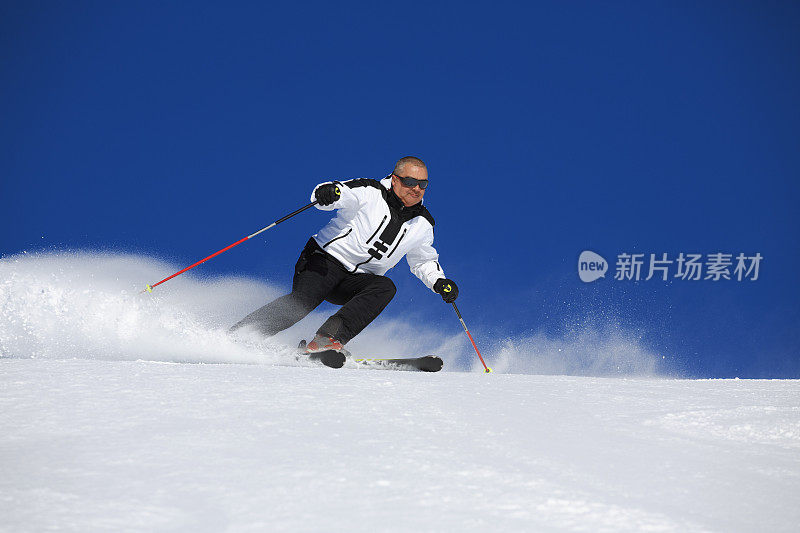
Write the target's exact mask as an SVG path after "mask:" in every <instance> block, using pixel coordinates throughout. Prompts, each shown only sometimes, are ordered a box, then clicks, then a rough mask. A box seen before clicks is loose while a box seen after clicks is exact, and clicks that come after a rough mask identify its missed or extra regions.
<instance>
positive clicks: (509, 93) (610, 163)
mask: <svg viewBox="0 0 800 533" xmlns="http://www.w3.org/2000/svg"><path fill="white" fill-rule="evenodd" d="M517 4H518V3H505V2H490V3H485V4H469V3H467V4H465V3H460V2H459V3H457V2H447V3H442V4H436V5H430V4H427V3H420V4H415V3H402V4H397V3H390V4H385V3H375V2H364V3H343V4H340V5H337V6H334V5H332V4H330V3H315V2H303V3H283V4H278V3H266V2H253V3H233V4H232V5H231V3H224V4H223V3H217V4H212V3H204V2H196V3H190V4H189V3H178V2H175V3H164V2H158V3H157V2H142V3H123V2H30V1H17V2H3V3H2V5H0V80H2V83H0V96H1V97H0V117H2V119H1V120H0V146H1V147H2V148H0V180H2V181H0V196H1V197H2V209H0V224H2V230H0V253H1V254H4V255H7V254H12V253H16V252H19V251H21V250H41V249H51V248H56V249H60V248H64V247H72V248H76V247H78V248H88V249H114V250H126V251H137V252H143V253H147V254H152V255H156V256H159V257H165V258H169V259H171V260H174V261H175V262H176V264H189V263H191V262H193V261H195V260H197V259H199V258H201V257H203V256H205V255H207V254H208V253H210V252H213V251H215V250H217V249H219V248H221V247H223V246H225V245H227V244H229V243H230V242H233V241H234V240H236V239H238V238H240V237H242V236H243V235H246V234H248V233H250V232H252V231H254V230H256V229H259V228H261V227H262V226H264V225H266V224H268V223H269V222H271V221H272V220H274V219H276V218H278V217H279V216H281V215H283V214H285V213H287V212H289V211H292V210H294V209H295V208H296V207H298V206H300V205H302V204H304V203H305V202H306V201H307V197H308V195H309V192H310V189H311V187H313V185H315V184H316V183H318V182H320V181H324V180H326V179H328V178H334V177H335V178H344V177H378V178H380V177H383V176H385V175H386V174H387V173H388V172H389V171H390V169H391V167H392V164H393V162H394V161H395V160H396V159H397V158H399V157H401V156H403V155H409V154H413V155H418V156H419V157H421V158H423V159H424V160H425V161H426V162H427V163H428V164H429V168H430V176H431V186H430V189H429V191H428V194H427V196H426V205H428V207H429V209H430V210H431V212H432V213H433V215H434V217H435V218H436V220H437V225H436V243H435V244H436V246H437V248H438V250H439V252H440V254H441V262H442V265H443V266H444V268H445V270H446V272H447V273H448V275H449V276H450V277H452V278H453V279H454V280H456V281H457V282H458V283H459V286H460V288H461V298H460V299H459V303H460V307H461V308H462V311H463V312H464V314H465V315H467V318H468V321H469V322H471V323H473V324H475V327H476V329H479V330H480V331H481V332H482V333H483V334H484V335H487V336H492V337H496V336H499V335H519V334H525V333H528V332H535V331H545V332H548V333H551V334H553V335H557V334H559V332H561V331H563V330H564V329H565V328H568V327H571V325H575V324H579V323H582V322H587V321H590V320H594V321H599V322H614V323H620V324H622V325H624V326H625V327H630V328H633V329H636V330H639V331H642V332H643V334H644V340H645V342H646V343H647V345H648V346H650V347H652V349H654V350H657V351H658V353H665V354H669V356H670V364H671V365H672V366H673V368H674V369H676V370H680V371H682V372H684V373H686V374H687V375H695V376H719V377H726V376H742V377H764V376H769V377H789V376H791V377H800V306H799V305H798V302H800V284H798V276H797V266H798V264H800V252H799V250H800V247H799V246H798V236H800V235H798V234H799V233H800V216H799V215H798V209H797V204H798V200H800V185H799V184H798V178H800V141H798V139H800V105H798V104H799V103H800V101H799V99H798V95H800V32H798V31H797V28H798V27H800V4H797V3H792V2H686V3H661V2H658V3H656V2H644V3H642V2H618V3H612V4H611V5H608V3H603V4H601V3H597V2H548V3H528V4H526V5H525V6H524V7H520V6H519V5H517ZM325 220H326V215H325V214H323V213H319V212H313V213H306V214H304V215H302V216H301V217H298V219H297V220H294V221H292V222H290V223H287V224H285V225H282V226H280V227H279V228H278V229H276V230H274V231H272V232H271V233H270V234H269V235H266V234H265V235H264V237H263V239H261V240H259V241H257V242H251V243H247V244H246V245H245V246H243V247H241V248H238V249H236V250H235V251H231V252H229V253H228V254H226V255H224V256H221V257H219V258H218V259H215V260H214V261H213V262H212V263H209V264H207V265H204V266H203V267H201V268H202V269H203V271H202V274H214V275H218V274H232V273H236V274H244V275H248V276H257V277H261V278H264V279H267V280H268V281H270V282H272V283H277V284H283V285H285V286H288V284H289V282H290V275H291V270H292V266H293V265H294V262H295V260H296V256H297V254H298V253H299V251H300V249H301V247H302V245H303V243H304V242H305V240H306V239H307V238H308V236H309V235H310V234H311V233H313V232H315V231H316V230H317V229H318V228H319V227H321V225H322V224H323V223H324V222H325ZM584 249H590V250H594V251H596V252H598V253H600V254H601V255H603V256H604V257H605V258H606V259H608V260H610V261H612V263H613V262H614V261H615V260H616V256H617V254H619V253H623V252H628V253H631V252H633V253H645V254H649V253H657V254H661V253H664V252H666V253H669V254H670V255H671V256H675V255H677V254H678V253H680V252H685V253H688V252H698V253H703V254H708V253H714V252H728V253H734V254H738V253H739V252H744V253H746V254H748V255H751V254H755V253H756V252H759V253H761V254H762V255H763V256H764V261H763V263H762V265H761V272H760V278H759V280H758V281H756V282H720V283H713V282H711V281H701V282H695V283H691V282H685V281H673V282H671V283H665V282H663V281H660V280H655V279H654V280H650V281H647V282H644V281H641V282H638V283H634V282H622V281H615V280H613V279H611V278H612V277H613V272H612V273H611V275H609V276H607V278H606V279H601V280H598V281H596V282H594V283H591V284H584V283H582V282H581V281H580V280H579V279H578V276H577V271H576V270H577V269H576V263H577V257H578V254H579V253H580V252H581V251H582V250H584ZM612 268H613V265H612ZM166 274H168V273H165V275H166ZM391 277H392V278H393V279H394V280H395V282H396V283H397V285H398V287H399V289H400V291H399V293H398V296H397V297H396V299H395V301H394V302H393V303H392V304H391V305H390V307H389V308H387V311H386V312H387V313H388V314H390V315H396V316H400V315H404V316H407V317H412V318H413V319H417V320H425V321H427V322H429V323H434V324H440V325H441V327H442V328H443V330H446V331H448V332H451V331H457V328H458V327H459V326H458V323H457V322H456V321H455V319H454V318H453V316H452V313H451V312H450V311H448V310H447V308H446V306H444V305H443V304H442V302H441V300H439V299H438V297H437V296H435V295H432V294H430V293H429V292H427V289H425V288H424V287H423V286H422V285H421V284H420V283H419V282H418V281H417V280H416V278H413V277H412V276H411V274H410V273H409V272H408V269H407V268H406V266H405V263H404V262H403V263H401V264H400V265H398V267H396V268H395V269H394V271H392V272H391ZM142 281H143V282H152V281H153V280H142Z"/></svg>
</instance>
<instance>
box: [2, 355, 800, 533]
mask: <svg viewBox="0 0 800 533" xmlns="http://www.w3.org/2000/svg"><path fill="white" fill-rule="evenodd" d="M0 391H2V392H1V393H0V427H1V428H2V434H0V465H1V467H2V472H3V474H2V476H0V517H2V518H0V527H2V528H4V529H5V530H6V531H42V530H46V529H50V528H60V529H64V530H69V531H96V530H116V531H123V530H139V531H167V530H177V529H179V530H186V531H224V530H229V531H380V530H386V531H560V530H563V531H797V527H798V524H800V510H798V509H799V508H798V505H797V502H798V496H800V401H799V400H798V398H800V382H798V381H745V380H741V381H739V380H725V381H722V380H720V381H689V380H659V379H620V378H587V377H566V376H528V375H501V374H491V375H483V374H478V373H456V372H451V373H446V372H443V373H438V374H427V373H415V372H393V371H362V370H355V369H342V370H331V369H327V368H298V367H281V366H267V365H233V364H176V363H154V362H141V361H119V362H115V361H91V360H80V359H75V360H41V359H4V360H0Z"/></svg>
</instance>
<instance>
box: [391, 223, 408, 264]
mask: <svg viewBox="0 0 800 533" xmlns="http://www.w3.org/2000/svg"><path fill="white" fill-rule="evenodd" d="M407 231H408V228H406V229H404V230H403V234H402V235H400V238H399V239H397V244H395V245H394V248H392V251H391V252H389V255H387V256H386V258H387V259H388V258H390V257H392V254H393V253H394V251H395V250H397V247H398V246H400V241H402V240H403V237H405V236H406V232H407Z"/></svg>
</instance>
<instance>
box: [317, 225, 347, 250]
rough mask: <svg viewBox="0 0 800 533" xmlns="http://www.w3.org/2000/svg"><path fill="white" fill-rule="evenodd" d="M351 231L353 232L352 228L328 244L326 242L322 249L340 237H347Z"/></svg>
mask: <svg viewBox="0 0 800 533" xmlns="http://www.w3.org/2000/svg"><path fill="white" fill-rule="evenodd" d="M351 231H353V228H350V229H349V230H347V231H346V232H344V234H342V235H339V236H338V237H334V238H333V239H331V240H329V241H328V242H326V243H325V244H323V245H322V247H323V248H325V247H326V246H328V245H329V244H330V243H332V242H333V241H338V240H339V239H341V238H342V237H347V236H348V235H350V232H351Z"/></svg>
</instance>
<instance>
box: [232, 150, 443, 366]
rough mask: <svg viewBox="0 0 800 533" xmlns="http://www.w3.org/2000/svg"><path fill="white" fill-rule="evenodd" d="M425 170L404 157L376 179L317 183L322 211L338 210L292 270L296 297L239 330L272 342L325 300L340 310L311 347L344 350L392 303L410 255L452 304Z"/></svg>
mask: <svg viewBox="0 0 800 533" xmlns="http://www.w3.org/2000/svg"><path fill="white" fill-rule="evenodd" d="M427 187H428V169H427V167H426V166H425V163H423V162H422V160H421V159H419V158H417V157H412V156H408V157H403V158H402V159H400V160H399V161H398V162H397V164H396V165H395V167H394V170H393V171H392V173H391V174H390V175H389V176H387V177H386V178H384V179H382V180H380V181H378V180H374V179H353V180H349V181H344V182H340V181H332V182H327V183H322V184H320V185H317V187H316V188H315V189H314V192H313V193H312V194H311V199H312V201H313V200H316V201H317V202H318V204H317V209H321V210H323V211H332V210H334V209H336V210H337V211H338V212H337V214H336V217H334V218H333V219H332V220H331V221H330V222H329V223H328V224H327V225H326V226H325V227H324V228H322V229H321V230H320V231H319V233H317V234H316V235H314V236H313V237H311V238H310V239H309V240H308V243H307V244H306V246H305V248H304V249H303V251H302V252H301V253H300V258H299V259H298V261H297V264H296V265H295V267H294V278H293V280H292V292H291V293H289V294H287V295H285V296H281V297H280V298H278V299H277V300H274V301H272V302H270V303H268V304H267V305H265V306H263V307H261V308H260V309H257V310H255V311H253V312H252V313H250V314H249V315H247V316H246V317H244V318H243V319H242V320H241V321H239V322H238V323H237V324H235V325H234V326H233V327H232V328H231V330H236V329H239V328H241V327H244V326H251V327H254V328H256V329H257V330H258V331H260V332H261V333H262V334H264V335H265V336H271V335H274V334H276V333H278V332H279V331H283V330H284V329H286V328H288V327H290V326H292V325H294V324H296V323H297V322H299V321H300V320H301V319H302V318H303V317H305V316H306V315H308V313H310V312H311V311H313V310H314V309H316V308H317V307H318V306H319V305H320V304H321V303H322V302H323V301H328V302H331V303H333V304H335V305H341V306H342V307H341V308H340V309H339V310H338V311H337V312H336V313H335V314H333V315H332V316H331V317H330V318H328V319H327V320H326V321H325V323H324V324H322V325H321V326H320V327H319V329H318V330H317V333H316V335H315V336H314V339H313V340H312V341H311V342H309V343H308V344H307V345H306V352H307V353H309V354H311V353H316V352H325V351H328V350H334V351H336V352H342V351H343V347H344V345H345V344H347V343H348V342H349V341H350V340H351V339H352V338H353V337H355V336H356V335H358V334H359V333H360V332H361V331H362V330H363V329H364V328H365V327H367V325H368V324H369V323H370V322H372V321H373V320H374V319H375V318H376V317H377V316H378V315H379V314H380V313H381V311H383V309H384V308H385V307H386V306H387V305H388V304H389V302H390V301H391V300H392V298H393V297H394V295H395V292H396V290H397V289H396V288H395V285H394V283H393V282H392V280H390V279H389V278H387V277H386V276H384V274H385V273H386V271H387V270H389V269H390V268H392V267H393V266H395V265H396V264H397V263H398V262H399V261H400V259H402V257H403V256H406V260H407V261H408V265H409V266H410V267H411V272H413V273H414V275H416V276H417V277H418V278H419V279H420V280H422V282H423V283H424V284H425V285H426V286H427V287H428V288H429V289H431V290H433V291H434V292H436V293H438V294H440V295H441V296H442V299H443V300H444V301H445V302H447V303H451V302H454V301H455V299H456V298H457V297H458V287H457V286H456V284H455V282H453V280H450V279H448V278H446V277H445V275H444V272H443V271H442V268H441V266H440V265H439V261H438V259H439V254H438V253H437V252H436V250H435V249H434V248H433V225H434V221H433V217H432V216H431V214H430V213H429V212H428V210H427V209H426V208H425V206H423V205H422V197H423V196H424V195H425V190H426V189H427Z"/></svg>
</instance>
